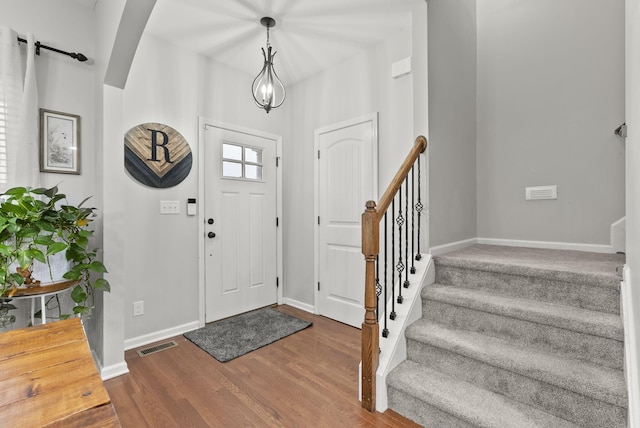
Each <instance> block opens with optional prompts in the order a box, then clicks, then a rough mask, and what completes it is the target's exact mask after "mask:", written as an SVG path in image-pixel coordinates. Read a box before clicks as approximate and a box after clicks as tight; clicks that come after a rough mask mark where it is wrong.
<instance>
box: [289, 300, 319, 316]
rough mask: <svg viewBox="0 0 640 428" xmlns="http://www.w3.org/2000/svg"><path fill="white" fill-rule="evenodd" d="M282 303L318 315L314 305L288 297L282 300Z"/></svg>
mask: <svg viewBox="0 0 640 428" xmlns="http://www.w3.org/2000/svg"><path fill="white" fill-rule="evenodd" d="M282 303H283V304H285V305H289V306H293V307H294V308H298V309H301V310H303V311H306V312H310V313H312V314H315V313H316V308H315V307H314V306H313V305H310V304H308V303H303V302H299V301H297V300H293V299H290V298H288V297H285V298H284V299H283V300H282Z"/></svg>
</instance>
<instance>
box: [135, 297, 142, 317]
mask: <svg viewBox="0 0 640 428" xmlns="http://www.w3.org/2000/svg"><path fill="white" fill-rule="evenodd" d="M140 315H144V300H138V301H137V302H133V316H134V317H139V316H140Z"/></svg>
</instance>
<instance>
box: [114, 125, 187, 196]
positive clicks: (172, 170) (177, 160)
mask: <svg viewBox="0 0 640 428" xmlns="http://www.w3.org/2000/svg"><path fill="white" fill-rule="evenodd" d="M192 158H193V156H192V155H191V148H190V147H189V143H187V140H185V139H184V137H183V136H182V135H181V134H180V133H179V132H178V131H176V130H175V129H173V128H172V127H170V126H168V125H163V124H161V123H143V124H141V125H138V126H136V127H134V128H131V129H130V130H129V131H128V132H127V133H126V134H125V136H124V166H125V168H126V169H127V172H128V173H129V174H130V175H131V176H132V177H133V178H135V179H136V180H138V181H139V182H140V183H142V184H145V185H147V186H150V187H157V188H164V187H173V186H175V185H176V184H179V183H180V182H182V180H184V179H185V178H187V176H188V175H189V172H190V171H191V164H192V163H193V159H192Z"/></svg>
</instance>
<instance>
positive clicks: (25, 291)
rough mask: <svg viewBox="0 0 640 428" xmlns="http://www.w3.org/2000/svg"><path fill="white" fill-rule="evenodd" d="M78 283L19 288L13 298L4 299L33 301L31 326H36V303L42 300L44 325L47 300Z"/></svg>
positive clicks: (62, 282)
mask: <svg viewBox="0 0 640 428" xmlns="http://www.w3.org/2000/svg"><path fill="white" fill-rule="evenodd" d="M77 283H78V281H61V282H55V283H53V284H45V285H39V286H35V287H27V288H18V290H17V291H16V292H15V293H14V294H13V296H11V297H3V299H16V300H21V299H31V325H36V322H35V314H36V305H35V301H36V299H37V298H38V297H39V298H40V309H41V310H42V315H41V320H42V324H46V323H47V304H46V298H47V297H49V296H53V295H55V294H58V293H62V292H63V291H66V290H68V289H70V288H71V287H72V286H74V285H76V284H77Z"/></svg>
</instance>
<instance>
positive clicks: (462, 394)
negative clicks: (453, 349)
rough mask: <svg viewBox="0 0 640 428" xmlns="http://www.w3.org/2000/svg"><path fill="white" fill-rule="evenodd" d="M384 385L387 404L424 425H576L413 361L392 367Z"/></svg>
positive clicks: (493, 427) (570, 427) (552, 427)
mask: <svg viewBox="0 0 640 428" xmlns="http://www.w3.org/2000/svg"><path fill="white" fill-rule="evenodd" d="M388 388H389V389H388V397H387V398H388V400H389V407H391V408H393V409H395V410H396V411H397V412H399V413H401V414H403V415H405V416H407V417H409V418H410V419H412V420H414V421H416V422H418V423H420V424H422V425H424V426H427V427H486V428H505V427H518V428H534V427H538V428H542V427H545V428H577V426H576V425H574V424H573V423H571V422H568V421H566V420H564V419H561V418H558V417H556V416H553V415H550V414H548V413H545V412H543V411H540V410H538V409H535V408H533V407H530V406H527V405H525V404H522V403H520V402H517V401H514V400H511V399H509V398H507V397H505V396H503V395H500V394H495V393H493V392H490V391H487V390H485V389H482V388H478V387H477V386H474V385H473V384H471V383H469V382H465V381H463V380H459V379H456V378H454V377H453V376H449V375H446V374H444V373H441V372H438V371H435V370H433V369H430V368H428V367H425V366H423V365H421V364H418V363H416V362H414V361H404V362H403V363H401V364H400V365H399V366H398V367H396V368H395V369H393V371H392V372H391V374H390V375H389V381H388Z"/></svg>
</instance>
